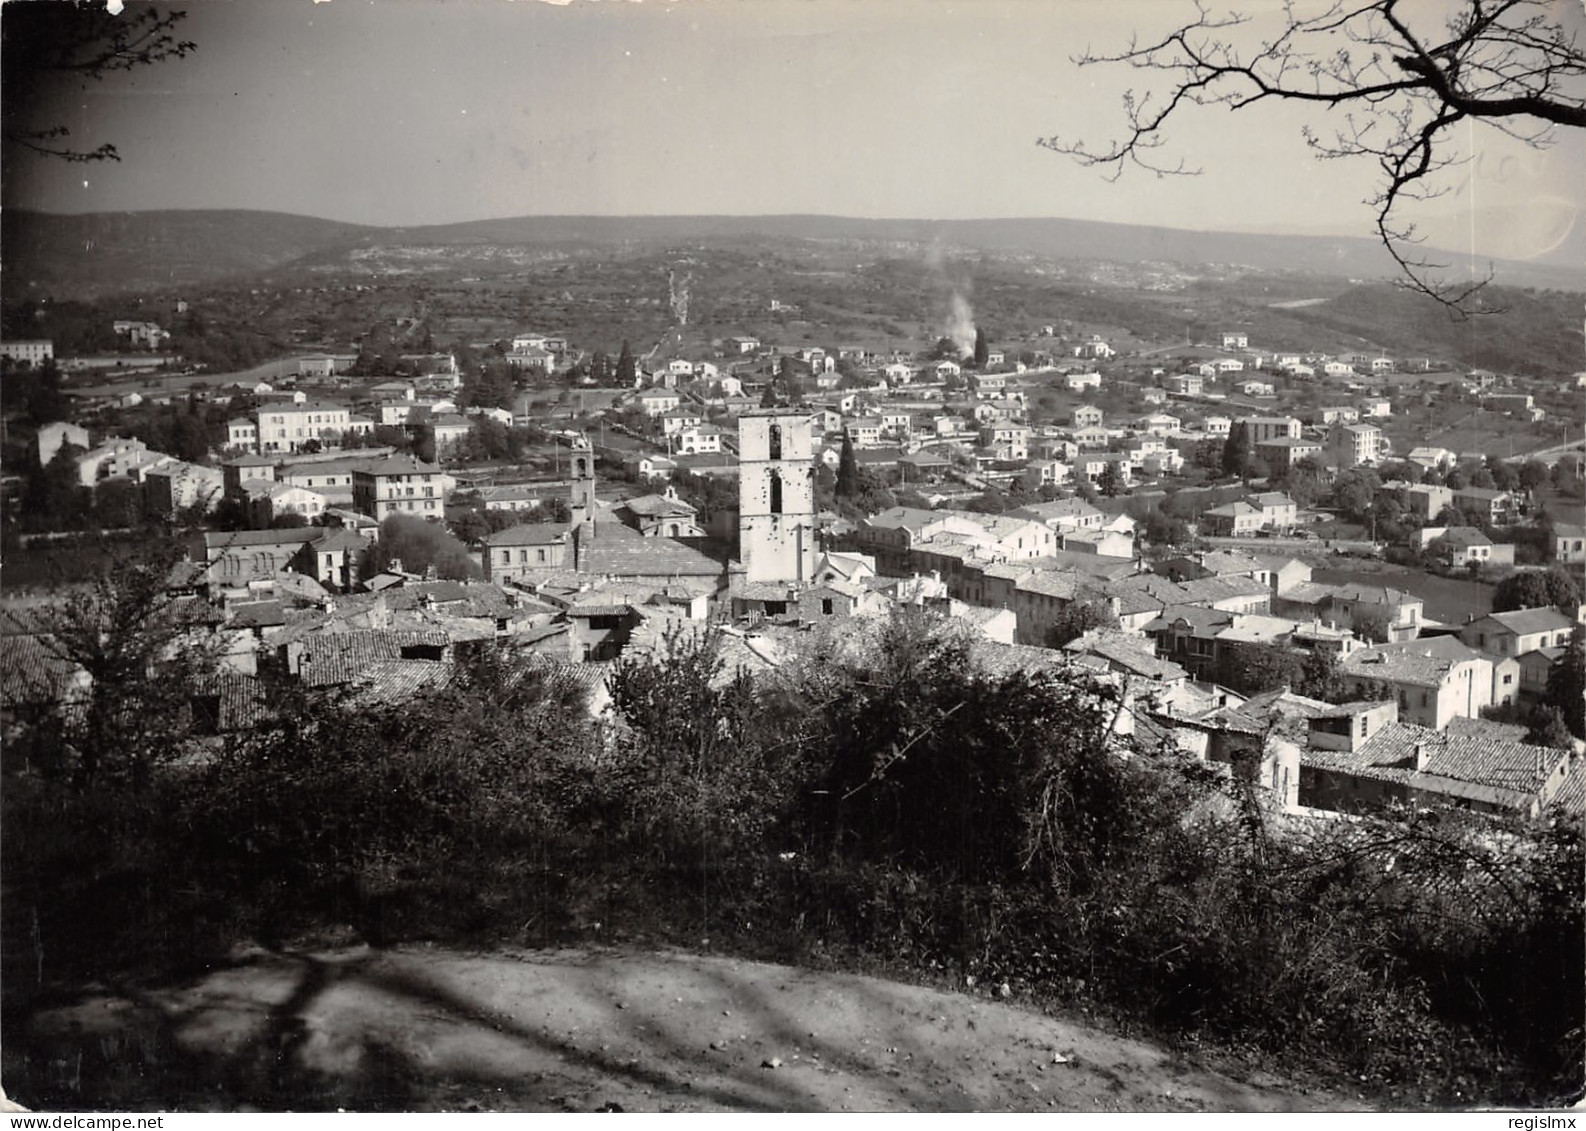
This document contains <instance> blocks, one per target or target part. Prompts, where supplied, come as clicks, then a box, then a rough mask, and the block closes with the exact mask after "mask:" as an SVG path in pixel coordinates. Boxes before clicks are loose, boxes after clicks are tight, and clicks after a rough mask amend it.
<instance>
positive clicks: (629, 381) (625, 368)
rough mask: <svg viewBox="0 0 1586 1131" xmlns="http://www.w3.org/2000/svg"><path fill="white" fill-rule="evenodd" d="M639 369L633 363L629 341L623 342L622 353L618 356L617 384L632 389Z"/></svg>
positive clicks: (624, 340)
mask: <svg viewBox="0 0 1586 1131" xmlns="http://www.w3.org/2000/svg"><path fill="white" fill-rule="evenodd" d="M636 373H637V369H636V367H635V366H634V363H633V350H632V349H630V348H629V346H628V339H626V338H624V339H623V340H622V352H621V353H619V354H618V355H617V384H619V385H622V386H624V387H625V388H632V387H633V381H634V377H635V375H636Z"/></svg>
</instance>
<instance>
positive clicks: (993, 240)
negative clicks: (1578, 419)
mask: <svg viewBox="0 0 1586 1131" xmlns="http://www.w3.org/2000/svg"><path fill="white" fill-rule="evenodd" d="M0 223H3V234H4V257H5V273H6V277H7V289H8V291H9V292H10V293H11V294H12V295H18V294H21V293H24V290H26V291H31V292H32V293H36V294H46V293H56V294H59V295H66V294H70V295H72V296H78V297H92V296H95V295H103V294H106V293H112V292H116V291H146V290H152V289H157V288H158V289H171V288H178V289H179V288H183V287H189V286H194V285H197V284H201V283H206V282H214V281H219V280H223V279H240V278H243V277H246V276H248V275H250V274H253V273H258V272H264V271H274V270H278V269H283V268H287V267H290V266H291V265H292V264H293V263H295V262H296V261H299V260H303V261H305V263H308V262H311V263H313V264H314V265H316V266H319V267H321V268H323V267H334V265H335V264H336V263H337V262H338V261H339V260H343V259H347V258H348V257H349V256H350V254H351V253H353V252H355V251H357V250H359V249H369V248H382V247H384V248H393V247H426V248H445V247H455V248H457V249H458V250H459V254H460V255H463V256H464V257H466V255H467V253H468V249H478V248H481V247H489V246H495V247H521V248H529V249H534V248H543V249H555V250H564V251H568V250H571V251H577V250H585V251H598V250H601V249H604V248H614V247H628V248H634V247H640V248H642V247H646V246H661V245H671V244H678V243H715V242H733V243H742V242H752V241H754V240H755V239H756V238H760V239H780V240H789V239H792V240H814V241H845V240H847V241H864V242H867V243H877V242H880V243H896V244H908V245H916V246H929V245H941V246H943V247H944V248H951V249H959V250H968V251H974V250H980V251H987V252H996V253H1004V254H1005V253H1031V254H1036V255H1042V256H1052V257H1055V258H1067V259H1087V260H1113V261H1118V262H1124V263H1142V262H1164V263H1173V264H1178V265H1182V266H1186V267H1193V266H1196V265H1200V264H1222V265H1235V266H1243V267H1248V268H1251V269H1253V270H1257V271H1288V272H1301V273H1308V274H1317V275H1327V276H1333V277H1342V278H1351V279H1378V278H1385V277H1388V276H1391V275H1392V274H1393V263H1392V261H1391V260H1390V259H1389V258H1388V256H1387V254H1386V252H1385V251H1384V250H1383V249H1382V248H1381V247H1380V246H1379V245H1378V244H1377V243H1375V242H1374V241H1372V240H1370V239H1366V238H1353V237H1332V236H1281V235H1261V234H1250V233H1225V232H1192V231H1183V230H1178V229H1173V228H1155V227H1143V226H1138V225H1129V224H1103V223H1095V222H1092V221H1084V220H1063V219H1014V220H866V219H855V218H849V217H840V216H633V217H618V216H524V217H516V218H508V219H499V220H476V221H469V222H466V223H461V224H445V225H439V226H431V227H413V228H375V227H366V226H362V225H357V224H344V223H338V222H336V221H331V220H319V219H315V218H312V217H307V216H294V215H289V214H284V213H273V212H245V211H225V212H221V211H192V212H133V213H98V214H86V215H78V216H63V215H55V214H51V213H41V212H26V211H8V212H7V213H5V215H4V216H3V217H0ZM1494 268H1495V271H1496V277H1497V281H1499V282H1501V283H1505V284H1508V285H1511V286H1530V287H1549V288H1561V289H1571V290H1573V289H1586V271H1570V270H1565V269H1563V268H1559V267H1552V266H1546V265H1536V264H1527V263H1511V262H1498V263H1495V264H1494Z"/></svg>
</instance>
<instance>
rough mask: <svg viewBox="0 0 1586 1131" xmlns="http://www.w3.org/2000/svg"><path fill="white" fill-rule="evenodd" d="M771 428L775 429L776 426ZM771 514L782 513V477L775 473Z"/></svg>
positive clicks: (772, 485)
mask: <svg viewBox="0 0 1586 1131" xmlns="http://www.w3.org/2000/svg"><path fill="white" fill-rule="evenodd" d="M771 427H772V428H773V429H774V428H775V427H776V425H774V424H773V425H772V426H771ZM771 513H772V514H781V513H782V476H780V475H778V474H777V473H776V472H774V471H773V472H772V473H771Z"/></svg>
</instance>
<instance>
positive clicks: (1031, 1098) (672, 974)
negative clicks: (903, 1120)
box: [6, 947, 1355, 1111]
mask: <svg viewBox="0 0 1586 1131" xmlns="http://www.w3.org/2000/svg"><path fill="white" fill-rule="evenodd" d="M11 1044H12V1047H11V1049H9V1050H8V1051H9V1052H11V1053H12V1054H15V1053H16V1052H17V1048H16V1042H11ZM23 1044H25V1046H26V1047H27V1049H28V1059H27V1061H26V1064H25V1070H24V1071H22V1072H20V1073H19V1072H18V1070H17V1067H18V1065H17V1061H16V1060H15V1059H14V1057H13V1058H11V1064H10V1071H9V1073H8V1076H9V1078H8V1079H7V1081H6V1090H7V1091H8V1092H9V1093H10V1095H11V1096H12V1097H13V1098H14V1099H16V1100H17V1101H18V1102H20V1103H22V1104H24V1105H26V1106H28V1107H30V1108H34V1109H36V1110H37V1109H41V1108H46V1107H51V1106H53V1107H56V1108H59V1107H62V1106H65V1107H68V1108H69V1107H76V1106H82V1107H124V1108H130V1109H150V1108H165V1109H171V1108H175V1109H179V1110H234V1109H242V1110H249V1109H280V1108H291V1109H296V1110H327V1109H334V1108H336V1107H345V1108H349V1109H354V1110H374V1109H385V1110H407V1111H437V1110H541V1111H545V1110H550V1111H557V1110H571V1111H594V1110H601V1109H606V1110H612V1108H613V1106H614V1107H615V1108H617V1109H621V1110H624V1111H721V1110H727V1111H845V1110H847V1111H1006V1110H1013V1111H1046V1110H1067V1111H1076V1110H1078V1111H1205V1110H1232V1111H1289V1110H1323V1109H1325V1110H1338V1109H1340V1108H1342V1107H1349V1106H1355V1105H1354V1104H1351V1103H1349V1102H1348V1101H1345V1100H1342V1099H1340V1098H1339V1097H1337V1096H1334V1095H1327V1094H1322V1093H1315V1092H1311V1093H1306V1092H1303V1091H1302V1090H1299V1089H1296V1088H1293V1087H1290V1086H1285V1085H1284V1084H1283V1083H1282V1082H1280V1081H1277V1080H1264V1081H1260V1082H1249V1081H1247V1082H1239V1081H1235V1080H1232V1079H1230V1078H1228V1077H1226V1076H1223V1075H1220V1074H1218V1073H1216V1072H1213V1071H1209V1070H1207V1069H1204V1068H1198V1067H1195V1066H1193V1065H1191V1064H1188V1063H1186V1062H1184V1061H1182V1060H1180V1059H1178V1058H1176V1057H1174V1056H1172V1055H1170V1054H1167V1053H1165V1052H1163V1051H1162V1050H1161V1049H1158V1048H1155V1047H1152V1046H1150V1045H1148V1044H1146V1043H1144V1042H1140V1041H1134V1040H1128V1039H1122V1038H1118V1037H1113V1036H1110V1035H1107V1034H1104V1033H1101V1032H1098V1031H1096V1030H1093V1029H1088V1028H1085V1027H1082V1026H1079V1025H1075V1024H1071V1023H1067V1022H1063V1021H1058V1020H1054V1019H1052V1018H1048V1017H1044V1016H1042V1015H1040V1014H1037V1013H1034V1012H1031V1011H1027V1010H1025V1009H1023V1008H1020V1007H1019V1006H1018V1005H1017V1004H1015V1003H1011V1002H1001V1001H993V1000H988V999H986V998H983V997H975V996H969V995H966V994H951V993H942V992H938V991H934V990H928V989H922V988H918V987H914V986H906V985H899V984H896V983H892V982H884V981H879V980H876V979H872V978H862V977H854V976H847V975H835V974H825V973H816V972H812V971H806V970H798V969H792V968H788V967H782V966H772V965H766V964H762V963H755V962H746V961H739V960H735V959H729V958H716V957H709V956H700V955H694V954H682V953H638V954H635V953H624V952H617V951H594V952H592V951H587V950H580V951H523V952H492V953H489V954H468V953H461V952H457V951H450V950H442V949H430V948H423V947H405V948H399V949H394V950H387V951H371V950H369V949H367V948H357V949H349V950H341V951H334V952H323V953H316V954H286V955H278V954H271V953H259V954H256V955H254V956H252V957H251V958H250V959H249V960H247V961H244V962H241V963H239V964H237V965H235V966H232V967H229V968H227V969H224V970H220V971H217V972H215V973H213V974H210V975H208V976H207V977H205V978H203V979H201V980H199V981H196V982H193V983H190V984H186V985H183V986H180V987H176V988H172V989H167V990H161V991H158V992H152V993H144V994H137V995H122V994H113V993H105V994H101V995H98V996H94V997H92V998H89V999H87V1000H84V1001H81V1002H79V1003H76V1004H74V1005H72V1006H70V1007H66V1008H60V1009H56V1010H53V1011H50V1012H48V1013H44V1014H41V1015H40V1016H38V1017H37V1018H35V1019H34V1021H33V1023H32V1024H31V1026H30V1031H29V1032H28V1033H27V1035H26V1037H25V1039H24V1041H23Z"/></svg>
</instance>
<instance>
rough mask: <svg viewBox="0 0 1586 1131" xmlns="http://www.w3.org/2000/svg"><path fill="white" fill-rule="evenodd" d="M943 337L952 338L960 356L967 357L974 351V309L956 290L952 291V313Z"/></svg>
mask: <svg viewBox="0 0 1586 1131" xmlns="http://www.w3.org/2000/svg"><path fill="white" fill-rule="evenodd" d="M944 337H948V338H951V339H953V344H954V345H956V346H957V347H958V355H959V356H960V357H968V356H970V355H971V354H973V353H974V352H975V310H974V308H973V307H972V306H970V305H969V300H968V299H966V298H965V297H964V296H963V295H961V294H959V293H958V292H957V291H954V292H953V302H952V313H951V315H950V317H949V320H948V323H947V332H946V334H945V335H944Z"/></svg>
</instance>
